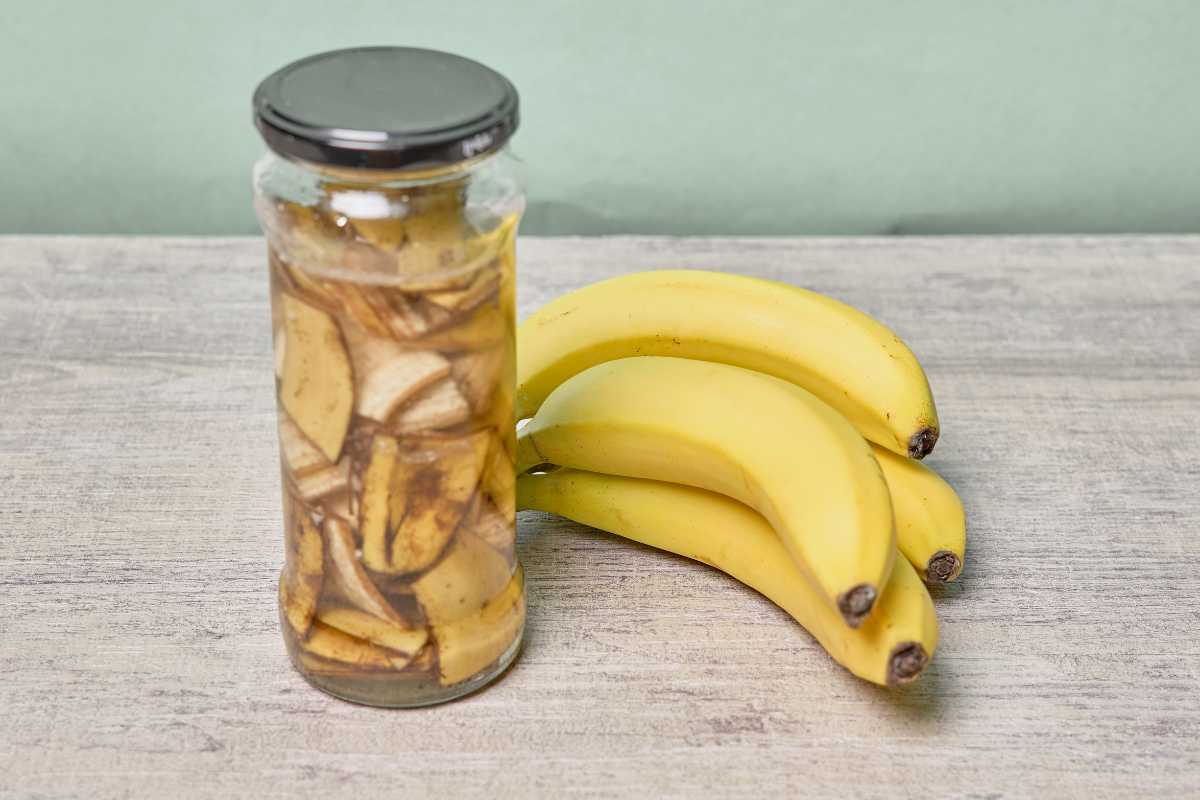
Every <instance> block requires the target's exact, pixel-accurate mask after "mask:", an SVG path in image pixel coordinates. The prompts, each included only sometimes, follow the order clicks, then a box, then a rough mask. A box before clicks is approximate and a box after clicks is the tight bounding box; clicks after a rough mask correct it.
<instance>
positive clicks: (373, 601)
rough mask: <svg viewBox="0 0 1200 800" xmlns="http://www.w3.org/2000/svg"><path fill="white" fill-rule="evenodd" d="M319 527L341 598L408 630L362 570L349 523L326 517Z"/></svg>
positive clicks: (354, 632)
mask: <svg viewBox="0 0 1200 800" xmlns="http://www.w3.org/2000/svg"><path fill="white" fill-rule="evenodd" d="M321 528H322V531H323V532H324V534H325V548H326V557H327V559H328V561H329V570H328V572H329V581H330V583H332V584H333V586H334V587H336V589H337V590H338V593H339V594H340V595H341V596H342V598H344V599H345V600H346V601H347V602H348V603H350V604H351V605H353V606H354V608H355V609H356V610H358V611H360V612H362V613H365V614H369V615H371V616H372V617H374V618H375V619H376V620H377V621H379V622H380V623H383V624H387V625H390V626H392V627H393V628H399V629H404V628H408V627H410V626H409V625H408V623H407V622H406V621H405V619H404V618H403V617H402V616H401V615H400V614H399V613H397V611H396V609H395V608H393V607H392V605H391V603H389V602H388V601H387V598H385V597H384V596H383V593H382V592H380V591H379V588H378V587H377V586H376V585H375V584H374V582H373V581H372V580H371V578H370V576H368V575H367V571H366V570H365V569H363V566H362V564H361V563H360V562H359V560H358V556H357V554H356V549H357V548H356V546H355V542H354V532H353V530H351V528H350V525H349V523H347V522H346V521H345V520H342V519H339V518H337V517H328V518H327V519H326V520H325V521H324V523H322V526H321ZM324 622H326V623H327V624H329V625H333V627H335V628H340V629H341V630H344V631H346V632H347V633H351V634H354V635H355V636H359V637H361V638H364V639H367V640H368V641H373V640H372V639H371V637H370V636H364V635H363V634H361V633H358V632H357V631H356V630H354V629H351V628H348V627H346V626H345V625H339V624H336V623H334V622H332V621H330V620H328V619H325V620H324ZM376 644H380V642H376ZM416 649H420V647H419V646H418V647H417V648H416ZM414 652H415V650H414Z"/></svg>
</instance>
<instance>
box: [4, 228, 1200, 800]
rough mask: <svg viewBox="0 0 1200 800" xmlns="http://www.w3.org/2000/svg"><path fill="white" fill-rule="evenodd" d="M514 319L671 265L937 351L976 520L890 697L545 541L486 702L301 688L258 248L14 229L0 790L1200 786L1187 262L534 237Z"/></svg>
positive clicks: (629, 565) (1115, 792) (1162, 252)
mask: <svg viewBox="0 0 1200 800" xmlns="http://www.w3.org/2000/svg"><path fill="white" fill-rule="evenodd" d="M520 257H521V311H522V313H525V314H527V313H528V312H529V311H531V310H532V309H534V308H536V307H537V306H538V305H539V304H541V303H542V302H544V301H546V300H548V299H550V298H551V297H554V296H556V295H558V294H559V293H561V292H564V291H566V290H568V289H572V288H574V287H577V286H579V285H582V284H584V283H587V282H590V281H594V280H597V279H600V278H603V277H606V276H609V275H615V274H617V273H621V272H625V271H632V270H640V269H649V268H656V267H674V266H692V267H704V268H713V269H724V270H729V271H734V272H744V273H747V274H754V275H761V276H766V277H772V278H779V279H784V280H788V281H792V282H795V283H797V284H801V285H804V286H808V287H811V288H813V289H817V290H819V291H822V292H827V293H829V294H831V295H833V296H835V297H838V298H840V299H842V300H846V301H848V302H850V303H853V304H855V305H857V306H859V307H861V308H863V309H864V310H866V311H868V312H870V313H872V314H874V315H876V316H878V317H879V318H881V319H882V320H883V321H885V322H886V323H887V324H889V325H891V326H892V327H893V328H895V330H896V331H897V332H898V333H899V334H900V335H901V336H902V337H903V338H904V339H906V340H907V341H908V343H909V344H910V345H911V346H912V348H913V350H914V351H915V352H916V353H917V355H918V356H919V357H920V358H921V359H922V361H923V362H924V364H925V366H926V368H927V370H928V373H929V376H930V380H931V383H932V385H933V388H934V392H935V395H936V397H937V401H938V407H939V410H940V412H941V417H942V423H943V431H944V433H943V436H942V440H941V442H939V444H938V447H937V450H936V452H935V453H934V454H933V456H931V458H930V459H929V463H930V464H931V465H932V466H934V467H935V468H936V469H938V470H939V471H940V472H941V473H942V474H943V475H945V476H946V478H947V479H948V480H949V481H950V482H951V483H953V484H954V485H955V486H956V487H957V488H958V489H959V491H960V492H961V494H962V496H963V499H964V501H965V504H966V508H967V514H968V519H969V525H970V534H969V538H970V542H969V546H968V552H967V566H966V570H965V573H964V575H963V577H962V579H961V581H960V582H959V583H957V584H955V585H952V586H950V587H948V588H945V589H942V590H938V591H937V592H936V598H935V599H936V604H937V610H938V615H939V617H940V620H941V645H940V647H939V649H938V652H937V655H936V656H935V658H934V660H933V663H932V665H931V666H930V668H929V670H928V671H927V673H926V674H925V675H924V677H923V678H922V679H921V680H920V681H919V682H917V683H916V684H914V685H911V686H909V687H905V688H903V689H900V690H894V691H889V690H884V689H880V688H877V687H875V686H871V685H868V684H866V683H863V682H862V681H859V680H857V679H855V678H854V677H852V676H851V675H850V674H849V673H847V672H845V671H844V670H842V669H841V668H840V667H838V666H837V665H836V664H834V663H833V662H832V661H831V660H830V659H829V658H828V657H827V656H826V655H825V654H824V652H823V651H822V650H821V649H820V648H819V647H818V646H817V645H816V644H815V643H814V642H813V641H812V640H811V639H810V638H809V637H808V635H807V634H806V633H805V632H804V631H803V630H802V629H800V628H799V627H798V626H797V625H795V623H793V622H792V621H791V619H790V618H789V617H787V616H786V615H785V614H783V613H782V612H781V611H779V610H778V609H776V608H775V607H774V606H772V605H771V604H770V603H768V602H767V601H766V600H764V599H763V598H762V597H760V596H758V595H756V594H755V593H753V592H752V591H749V590H747V589H745V588H744V587H742V586H741V585H739V584H737V583H736V582H734V581H733V580H732V579H729V578H727V577H725V576H724V575H721V574H719V573H717V572H715V571H713V570H711V569H709V568H707V567H704V566H701V565H698V564H695V563H691V562H688V561H685V560H683V559H681V558H678V557H674V556H669V555H665V554H662V553H658V552H656V551H653V550H650V549H647V548H644V547H640V546H634V545H631V544H630V543H627V542H625V541H621V540H618V539H616V538H613V537H609V536H607V535H603V534H599V533H597V532H595V531H592V530H589V529H586V528H584V527H581V526H579V525H575V524H571V523H567V522H563V521H559V520H555V519H551V518H548V517H546V516H543V515H538V514H524V515H522V516H521V521H520V525H521V557H522V559H523V560H524V563H525V567H526V570H527V574H528V579H529V597H530V604H531V605H530V616H529V634H528V640H527V645H526V648H525V651H524V654H523V656H522V657H521V658H520V660H519V661H518V662H517V664H516V666H515V667H514V668H513V669H512V670H511V671H510V672H509V673H508V674H507V676H506V677H504V678H503V679H502V680H501V681H499V682H498V683H497V684H495V685H494V686H492V687H491V688H489V689H488V690H486V691H484V692H482V693H480V694H477V695H475V696H473V697H470V698H468V699H466V700H463V701H459V702H456V703H452V704H449V705H445V706H442V707H437V708H432V709H425V710H419V711H382V710H375V709H369V708H363V707H359V706H354V705H350V704H347V703H343V702H339V701H337V700H334V699H332V698H330V697H328V696H326V695H324V694H321V693H320V692H318V691H315V690H313V689H310V688H309V687H308V686H307V685H306V684H305V683H304V682H303V681H302V680H301V679H300V677H299V676H298V675H297V674H296V673H294V672H293V671H292V670H291V668H290V667H289V666H288V662H287V660H286V657H285V655H284V651H283V646H282V643H281V640H280V637H279V633H278V630H277V621H276V611H275V580H276V575H277V571H278V569H279V565H280V560H281V557H282V550H281V542H282V538H281V533H280V520H279V508H278V504H279V484H278V481H279V477H278V474H277V471H276V463H277V462H276V455H275V447H276V443H275V432H274V424H273V414H274V408H273V405H272V399H271V390H272V382H271V367H270V363H271V362H270V358H269V355H268V352H269V347H270V342H269V334H268V330H269V322H268V316H267V309H266V302H267V293H266V288H267V287H266V280H265V270H264V265H263V261H264V255H263V245H262V243H261V241H260V240H257V239H129V238H88V239H84V238H11V237H10V238H0V455H2V458H0V796H3V797H87V798H102V797H126V796H136V797H162V798H179V797H218V796H220V797H301V796H320V795H328V796H330V797H335V796H336V797H357V798H372V797H402V796H404V797H418V798H420V797H458V796H479V797H497V798H504V797H517V796H527V795H528V796H543V797H562V796H568V795H570V796H576V795H578V796H640V797H665V796H672V797H702V796H714V797H716V796H720V797H724V796H730V797H756V798H758V797H774V796H780V795H782V794H783V793H784V792H787V793H788V794H802V795H826V794H827V795H862V796H874V797H889V798H893V797H939V796H957V797H1025V796H1034V795H1042V796H1064V797H1098V796H1103V797H1128V796H1144V795H1150V794H1154V795H1159V796H1186V795H1189V794H1190V795H1191V796H1193V797H1194V796H1196V793H1197V792H1200V497H1198V494H1197V488H1198V487H1200V446H1198V441H1197V428H1198V426H1200V418H1198V417H1200V238H1186V237H1184V238H943V239H804V240H801V239H740V240H734V239H666V238H605V239H578V238H576V239H541V240H539V239H522V241H521V245H520Z"/></svg>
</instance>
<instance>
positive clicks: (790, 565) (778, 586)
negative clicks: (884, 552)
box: [517, 469, 938, 685]
mask: <svg viewBox="0 0 1200 800" xmlns="http://www.w3.org/2000/svg"><path fill="white" fill-rule="evenodd" d="M517 505H518V507H519V508H521V509H537V510H539V511H548V512H550V513H552V514H558V515H560V516H564V517H567V518H568V519H572V520H575V521H576V522H581V523H583V524H585V525H591V526H592V527H595V528H600V529H602V530H606V531H609V532H610V533H615V534H617V535H618V536H623V537H625V538H627V539H633V540H634V541H637V542H641V543H642V544H647V545H650V546H651V547H657V548H659V549H660V550H668V551H670V552H672V553H678V554H679V555H682V556H686V557H688V558H691V559H694V560H696V561H702V562H704V563H706V564H710V565H711V566H714V567H716V568H717V569H719V570H721V571H722V572H725V573H727V574H729V575H731V576H733V577H734V578H736V579H737V580H739V581H741V582H742V583H744V584H746V585H747V586H749V587H751V588H752V589H755V590H757V591H759V592H761V593H762V594H764V595H766V597H767V598H768V599H770V600H771V601H772V602H774V603H775V604H776V605H778V606H779V607H780V608H782V609H783V610H784V611H786V612H788V613H789V614H791V615H792V617H793V618H794V619H795V620H796V621H797V622H799V623H800V624H801V625H802V626H804V628H805V629H806V630H808V632H809V633H811V634H812V635H813V636H814V637H815V638H816V640H817V641H818V642H820V643H821V646H822V647H824V648H825V649H826V650H827V651H828V652H829V654H830V655H831V656H832V657H833V659H834V660H835V661H837V662H838V663H839V664H841V665H842V666H844V667H845V668H846V669H848V670H850V671H851V672H853V673H854V674H855V675H857V676H859V677H860V678H864V679H866V680H868V681H871V682H873V683H878V684H882V685H894V684H897V683H905V682H907V681H910V680H912V679H914V678H916V677H917V675H919V674H920V673H921V670H922V669H924V667H925V665H926V663H927V662H928V661H929V658H930V657H932V656H933V652H934V648H935V647H936V646H937V636H938V630H937V618H936V617H935V616H934V612H933V602H932V601H931V600H930V598H929V592H927V591H926V589H925V587H924V586H923V585H922V584H921V581H920V579H919V578H918V577H917V574H916V572H915V571H914V570H913V568H912V567H911V566H909V564H908V563H907V562H905V561H904V560H903V559H897V560H896V567H895V569H893V570H892V574H891V578H890V580H889V581H888V584H887V587H886V588H885V589H884V592H883V596H882V598H881V599H880V601H879V605H878V607H877V608H876V609H875V611H874V613H873V614H872V615H871V617H870V619H868V620H867V621H866V623H865V624H863V625H862V626H861V627H860V628H858V629H857V630H854V631H848V630H846V628H845V626H844V625H843V624H842V620H841V618H840V617H839V616H838V614H837V612H835V611H833V610H832V609H831V608H830V607H829V605H828V604H827V603H826V602H825V601H824V598H823V597H822V596H821V594H820V593H819V592H818V591H817V590H816V589H815V588H814V587H813V586H812V584H811V583H809V582H808V581H807V580H805V578H804V576H803V575H802V574H801V573H800V571H799V570H798V568H797V567H796V564H795V562H793V561H792V559H791V558H790V557H789V556H788V553H787V551H786V550H785V549H784V547H783V544H782V543H781V542H780V540H779V537H778V536H776V535H775V531H774V530H772V528H771V526H770V525H769V524H767V521H766V520H765V519H763V517H762V516H761V515H760V514H757V513H755V512H754V511H753V510H752V509H750V508H749V507H747V506H744V505H742V504H741V503H738V502H737V501H735V500H731V499H729V498H728V497H723V496H721V495H719V494H714V493H713V492H708V491H705V490H703V489H695V488H692V487H690V486H681V485H679V484H673V483H662V482H659V481H650V480H643V479H640V478H622V477H616V476H612V475H600V474H598V473H594V472H581V471H577V470H571V469H560V470H557V471H553V472H549V473H546V474H537V475H524V476H522V477H521V478H520V479H519V480H518V481H517Z"/></svg>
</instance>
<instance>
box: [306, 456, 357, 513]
mask: <svg viewBox="0 0 1200 800" xmlns="http://www.w3.org/2000/svg"><path fill="white" fill-rule="evenodd" d="M292 483H293V484H294V485H295V487H296V494H297V495H298V496H299V497H300V499H301V500H303V501H304V502H305V503H308V504H312V503H315V502H317V501H320V500H323V499H324V498H327V497H330V496H331V495H338V494H345V493H346V492H347V490H348V489H349V488H350V459H348V458H343V459H342V460H341V461H339V462H338V463H336V464H331V465H330V466H328V467H323V468H321V469H319V470H317V471H316V472H312V471H310V472H307V473H305V474H303V475H299V476H293V477H292Z"/></svg>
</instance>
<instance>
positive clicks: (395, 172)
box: [279, 149, 505, 188]
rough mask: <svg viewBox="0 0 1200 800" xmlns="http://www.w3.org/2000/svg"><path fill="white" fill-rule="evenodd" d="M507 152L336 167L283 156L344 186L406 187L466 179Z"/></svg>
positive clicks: (323, 179)
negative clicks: (393, 165)
mask: <svg viewBox="0 0 1200 800" xmlns="http://www.w3.org/2000/svg"><path fill="white" fill-rule="evenodd" d="M504 152H505V151H504V149H501V150H496V151H494V152H491V153H487V154H485V155H481V156H477V157H475V158H471V159H467V160H465V161H457V162H455V163H453V164H445V165H437V166H418V167H413V168H406V169H387V170H382V169H355V168H353V167H334V166H329V165H327V164H317V163H314V162H311V161H301V160H298V159H291V158H288V157H286V156H279V157H280V158H284V159H285V160H288V161H291V162H292V163H294V164H296V165H297V166H298V167H300V168H301V169H304V170H306V171H309V172H312V173H314V174H316V175H317V176H318V177H319V178H320V180H321V182H322V183H334V184H339V185H342V186H362V187H368V186H369V187H373V188H378V187H381V186H384V187H396V188H403V187H410V186H423V185H424V186H427V185H432V184H439V183H461V182H465V181H467V180H468V179H469V178H470V177H471V176H472V175H473V174H475V173H478V172H480V171H482V170H483V169H485V168H486V167H487V165H488V164H490V163H491V162H492V161H494V160H495V159H496V158H497V157H498V156H500V155H501V154H502V153H504Z"/></svg>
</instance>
